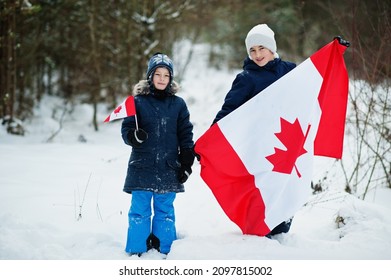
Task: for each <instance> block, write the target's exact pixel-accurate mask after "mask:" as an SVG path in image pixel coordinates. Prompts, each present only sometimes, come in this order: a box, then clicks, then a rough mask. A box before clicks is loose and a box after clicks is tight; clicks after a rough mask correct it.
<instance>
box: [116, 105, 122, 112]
mask: <svg viewBox="0 0 391 280" xmlns="http://www.w3.org/2000/svg"><path fill="white" fill-rule="evenodd" d="M121 110H122V106H121V105H119V106H118V107H117V108H116V109H115V110H114V114H118V113H119V112H120V111H121Z"/></svg>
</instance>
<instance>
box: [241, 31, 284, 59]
mask: <svg viewBox="0 0 391 280" xmlns="http://www.w3.org/2000/svg"><path fill="white" fill-rule="evenodd" d="M245 43H246V50H247V53H248V56H249V57H250V58H251V56H250V48H252V47H254V46H264V47H265V48H267V49H269V50H270V51H271V52H272V53H273V54H274V56H275V57H278V54H277V43H276V40H275V39H274V32H273V30H271V29H270V28H269V26H267V24H258V25H256V26H254V27H253V28H251V30H250V31H249V32H248V34H247V37H246V41H245Z"/></svg>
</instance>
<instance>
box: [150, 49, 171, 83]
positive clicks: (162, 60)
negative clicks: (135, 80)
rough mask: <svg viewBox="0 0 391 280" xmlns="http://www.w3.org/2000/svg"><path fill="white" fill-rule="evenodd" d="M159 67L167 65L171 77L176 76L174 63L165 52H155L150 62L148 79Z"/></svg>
mask: <svg viewBox="0 0 391 280" xmlns="http://www.w3.org/2000/svg"><path fill="white" fill-rule="evenodd" d="M158 67H165V68H167V70H168V71H169V72H170V79H172V77H173V76H174V64H173V63H172V60H171V59H170V58H169V57H168V56H167V55H165V54H162V53H155V54H154V55H153V56H152V57H151V59H150V60H149V62H148V69H147V80H148V79H149V78H150V76H151V74H153V73H154V72H155V70H156V68H158Z"/></svg>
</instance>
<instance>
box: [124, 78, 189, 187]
mask: <svg viewBox="0 0 391 280" xmlns="http://www.w3.org/2000/svg"><path fill="white" fill-rule="evenodd" d="M178 88H179V87H178V84H177V83H176V82H173V83H172V87H171V89H170V94H169V95H167V96H164V97H156V96H154V94H153V93H152V92H151V88H150V86H149V84H148V82H147V81H146V80H144V81H140V82H139V83H138V84H137V85H136V86H135V87H134V90H133V95H134V96H135V105H136V113H137V115H136V116H137V121H138V127H139V128H140V129H143V130H145V131H146V132H147V133H148V138H147V139H146V140H145V141H144V142H143V143H142V144H140V145H136V146H135V145H133V144H132V142H131V141H130V140H129V135H132V133H133V132H134V130H135V128H136V123H135V117H134V116H132V117H127V118H125V119H124V120H123V122H122V127H121V133H122V139H123V140H124V142H125V143H126V144H128V145H130V146H132V152H131V155H130V158H129V163H128V170H127V176H126V179H125V185H124V191H125V192H127V193H131V192H132V191H134V190H144V191H145V190H146V191H152V192H156V193H167V192H183V191H184V186H183V184H181V183H180V182H179V180H178V176H177V175H178V171H179V169H180V167H181V162H180V159H181V157H180V153H181V152H183V151H191V148H192V147H193V144H194V142H193V125H192V123H191V122H190V114H189V111H188V108H187V106H186V103H185V101H184V100H183V99H182V98H181V97H179V96H176V95H175V94H176V93H177V91H178ZM193 160H194V157H193ZM192 163H193V162H192V161H191V162H190V164H192Z"/></svg>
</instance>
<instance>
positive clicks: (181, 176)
mask: <svg viewBox="0 0 391 280" xmlns="http://www.w3.org/2000/svg"><path fill="white" fill-rule="evenodd" d="M191 172H192V170H191V167H189V166H185V165H182V166H181V168H180V169H179V172H178V180H179V183H181V184H183V183H184V182H186V181H187V179H189V177H190V174H191Z"/></svg>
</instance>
